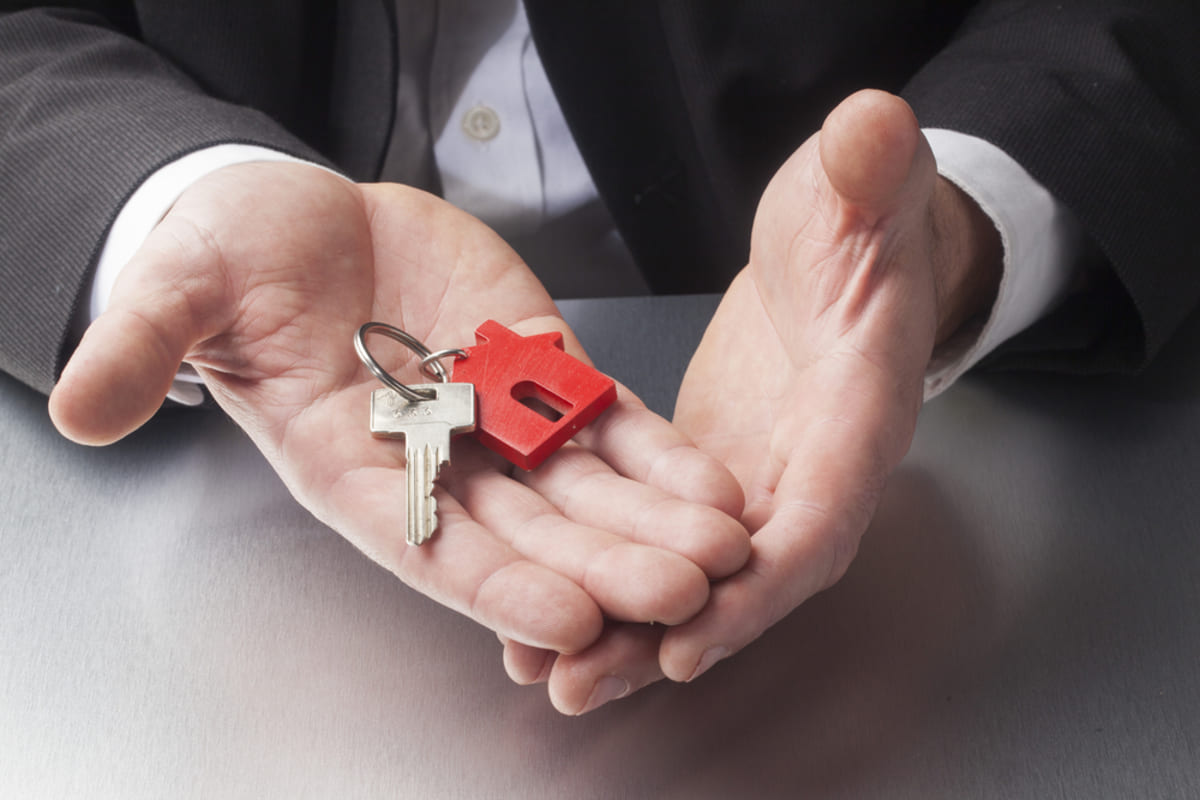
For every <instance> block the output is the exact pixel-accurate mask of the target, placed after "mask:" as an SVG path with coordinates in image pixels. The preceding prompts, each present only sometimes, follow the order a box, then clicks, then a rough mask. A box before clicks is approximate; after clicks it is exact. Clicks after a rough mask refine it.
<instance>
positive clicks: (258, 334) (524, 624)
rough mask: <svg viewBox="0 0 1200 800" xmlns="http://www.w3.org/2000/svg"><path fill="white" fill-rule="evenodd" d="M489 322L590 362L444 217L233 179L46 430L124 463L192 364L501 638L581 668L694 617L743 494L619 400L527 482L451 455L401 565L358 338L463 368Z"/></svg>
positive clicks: (107, 321)
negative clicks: (377, 331)
mask: <svg viewBox="0 0 1200 800" xmlns="http://www.w3.org/2000/svg"><path fill="white" fill-rule="evenodd" d="M489 317H492V318H495V319H497V320H499V321H500V322H501V323H503V324H506V325H508V326H509V327H511V328H513V329H515V330H516V331H518V332H519V333H523V334H530V333H537V332H544V331H551V330H557V331H562V332H563V333H564V335H565V336H566V340H567V348H568V351H570V352H572V353H573V354H575V355H577V356H579V357H581V358H586V356H584V354H583V352H582V350H581V348H580V347H579V344H578V342H577V341H576V340H575V338H574V337H573V336H572V335H571V333H570V331H569V330H568V329H567V326H566V325H565V323H563V321H562V319H561V318H560V317H559V316H558V314H557V311H556V310H555V307H554V304H553V303H552V301H551V300H550V298H549V297H548V296H547V295H546V293H545V292H544V291H543V290H542V288H541V285H540V284H539V283H538V281H537V280H536V279H535V278H534V277H533V275H532V274H531V273H530V272H529V270H528V269H527V268H526V267H525V265H524V264H523V263H522V262H521V261H520V259H519V258H518V257H517V255H516V254H515V253H513V252H512V251H511V250H510V249H509V248H508V246H507V245H505V244H504V243H503V241H502V240H501V239H500V238H499V237H498V236H496V235H495V234H494V233H492V232H491V231H490V230H489V229H487V228H486V226H484V225H483V224H482V223H480V222H479V221H477V220H475V219H474V218H472V217H470V216H469V215H467V214H465V213H463V212H461V211H458V210H457V209H455V208H453V207H451V206H450V205H448V204H447V203H445V202H443V201H441V200H439V199H437V198H435V197H433V196H431V195H428V194H425V193H423V192H419V191H417V190H414V189H411V188H407V187H403V186H397V185H355V184H353V183H350V182H348V181H346V180H343V179H341V178H339V177H337V176H335V175H332V174H330V173H327V172H325V171H323V170H319V169H316V168H313V167H309V166H304V165H294V164H267V163H261V164H245V165H239V166H233V167H228V168H226V169H222V170H220V171H218V172H215V173H213V174H211V175H210V176H208V177H207V178H204V179H203V180H201V181H199V182H197V183H196V184H194V185H193V186H192V187H191V188H189V189H188V190H187V191H186V192H185V193H184V195H182V196H181V197H180V198H179V200H178V201H177V202H176V203H175V205H174V207H173V208H172V209H171V211H170V212H169V213H168V215H167V216H166V217H165V218H164V219H163V221H162V222H161V223H160V224H159V225H158V226H157V227H156V228H155V229H154V231H153V232H152V234H151V235H150V237H149V238H148V240H147V241H146V242H145V244H144V246H143V247H142V248H141V249H140V250H139V252H138V253H137V255H136V256H135V257H134V259H133V260H132V261H131V262H130V264H129V265H128V266H127V267H126V268H125V269H124V270H123V271H122V273H121V276H120V278H119V281H118V283H117V285H116V287H115V289H114V294H113V297H112V300H111V304H110V307H109V308H108V310H107V311H106V312H105V313H104V314H103V315H101V316H100V317H99V318H98V319H97V320H96V321H95V322H94V323H93V324H92V325H91V326H90V327H89V329H88V330H87V333H86V335H85V336H84V338H83V340H82V342H81V343H80V345H79V347H78V348H77V350H76V351H75V353H74V354H73V356H72V357H71V359H70V361H69V363H68V364H67V365H66V367H65V369H64V371H63V374H62V376H61V379H60V381H59V383H58V385H57V386H56V388H55V389H54V392H53V394H52V395H51V398H50V414H51V417H52V418H53V420H54V422H55V424H56V425H57V426H58V428H59V430H61V431H62V433H63V434H65V435H66V436H68V437H69V438H71V439H73V440H75V441H78V442H82V443H86V444H96V445H98V444H105V443H108V442H111V441H114V440H116V439H118V438H120V437H122V436H124V435H126V434H128V433H129V432H131V431H133V430H134V429H136V428H137V427H138V426H139V425H141V424H142V423H144V422H145V421H146V420H148V419H149V418H150V417H151V416H152V415H153V414H154V413H155V411H156V410H157V409H158V407H159V406H160V405H161V403H162V401H163V398H164V396H165V393H166V391H167V389H168V388H169V386H170V383H171V381H172V377H173V376H174V374H175V372H176V370H177V369H178V367H179V364H180V362H181V361H182V360H185V359H186V360H187V361H188V362H190V363H191V364H193V365H194V366H195V367H196V369H197V370H198V371H199V372H200V373H201V374H202V375H203V377H204V380H205V383H206V385H207V386H208V388H209V389H210V391H211V392H212V394H213V397H214V398H215V399H216V401H217V402H218V403H219V404H220V405H221V407H222V408H223V409H224V410H225V411H226V412H228V414H229V416H230V417H231V418H233V419H234V420H235V421H236V422H237V423H238V424H239V425H240V426H241V427H242V428H244V429H245V430H246V432H247V433H248V434H249V436H250V437H251V439H253V441H254V443H255V444H256V445H257V446H258V448H259V449H260V450H261V451H262V452H263V453H264V455H265V456H266V457H267V459H269V461H270V462H271V464H272V465H273V466H274V468H275V469H276V470H277V471H278V472H279V474H280V475H281V476H282V477H283V480H284V481H285V482H286V484H287V486H288V488H289V489H290V490H291V492H292V494H293V495H294V496H295V497H296V498H297V500H299V501H300V502H301V503H302V504H303V505H304V506H306V507H307V508H308V509H309V510H311V511H312V513H313V514H315V515H316V516H317V517H318V518H319V519H321V520H322V521H324V522H325V523H327V524H328V525H329V526H331V527H332V528H334V529H335V530H337V531H338V532H339V533H341V534H342V535H344V536H345V537H346V538H347V539H349V540H350V541H351V542H353V543H354V544H355V545H356V546H357V547H358V548H359V549H360V550H362V551H363V552H364V553H365V554H367V555H368V556H369V557H371V558H372V559H374V560H375V561H377V562H378V563H380V564H382V565H383V566H384V567H386V568H387V569H389V570H391V571H392V572H394V573H395V574H396V575H397V576H399V577H400V578H401V580H403V581H404V582H405V583H407V584H408V585H410V586H412V587H413V588H415V589H417V590H418V591H420V592H423V593H424V594H426V595H428V596H430V597H432V598H434V599H436V600H437V601H439V602H441V603H443V604H444V605H446V606H449V607H450V608H453V609H455V610H457V611H460V612H461V613H463V614H466V615H468V616H470V617H471V618H473V619H475V620H477V621H478V622H480V623H481V624H483V625H486V626H487V627H489V628H491V629H493V630H494V631H496V632H497V633H498V634H500V635H503V636H505V637H506V638H511V639H514V640H518V641H522V642H526V643H528V644H529V645H530V646H534V647H538V648H544V649H547V650H550V651H554V652H561V653H573V652H578V651H581V650H584V649H585V648H587V647H588V646H589V645H591V644H592V643H593V642H594V641H595V640H596V639H597V637H598V636H600V635H601V633H602V632H603V626H604V621H605V620H606V619H608V620H625V621H629V622H634V621H638V622H643V623H645V622H650V621H659V622H666V623H672V624H673V623H680V622H683V621H685V620H687V619H689V618H691V617H693V616H694V615H695V614H696V613H697V612H699V611H700V609H701V608H702V607H703V606H704V604H705V602H706V601H707V599H708V593H709V586H710V581H711V580H714V579H717V578H720V577H723V576H728V575H731V574H733V573H734V572H736V571H737V570H738V569H739V568H741V566H742V565H743V564H744V563H745V561H746V558H747V557H748V555H749V549H750V545H749V537H748V534H747V532H746V530H745V529H744V527H743V526H742V525H740V524H739V523H738V522H737V519H736V518H737V516H738V514H739V512H740V510H741V506H742V493H741V489H740V487H739V486H738V484H737V482H736V481H735V480H734V478H733V477H732V475H731V474H730V473H729V472H728V471H727V470H726V469H725V468H724V467H723V466H721V465H720V463H719V462H718V461H717V460H716V459H715V458H713V457H712V456H708V455H705V454H703V453H701V452H700V451H699V450H698V449H696V448H695V447H694V445H692V443H691V442H690V441H689V440H688V438H687V437H686V436H685V435H684V434H682V433H681V432H680V431H679V430H678V429H676V428H674V427H673V426H672V425H671V424H670V423H668V422H667V421H666V420H664V419H662V418H661V417H658V416H657V415H655V414H653V413H652V412H650V411H648V410H647V409H646V408H645V407H644V406H643V405H642V404H641V403H640V402H639V401H638V400H637V398H635V397H633V396H632V395H631V394H630V393H629V392H628V391H627V390H625V389H623V388H622V389H621V390H620V395H619V399H618V401H617V403H616V404H614V406H612V407H610V408H609V409H608V410H607V411H606V412H605V413H604V415H602V417H601V419H600V420H599V421H598V423H597V424H595V425H593V426H591V427H590V429H589V430H588V431H587V434H586V435H585V436H581V437H578V438H577V440H576V441H575V442H574V443H572V444H571V445H569V446H568V447H566V448H564V449H563V450H562V451H560V453H559V454H557V455H555V456H553V457H552V458H551V459H549V460H548V461H547V462H546V463H545V464H544V465H542V467H541V468H539V470H538V471H537V480H536V481H531V480H529V476H528V475H526V474H524V473H521V472H520V471H518V470H514V469H513V468H511V467H509V466H508V465H507V463H506V462H504V461H503V460H502V459H499V458H498V457H496V456H493V455H492V454H490V453H489V452H487V451H486V450H484V449H483V448H482V447H481V446H480V445H478V444H477V443H475V442H474V441H473V440H471V439H469V438H465V439H460V440H456V442H455V444H454V445H453V460H452V464H451V465H450V467H449V468H446V469H444V470H443V475H444V481H443V482H442V486H441V487H439V488H438V489H437V490H436V492H435V495H436V497H437V499H438V504H439V517H440V520H439V522H440V524H439V529H438V532H437V534H436V535H435V537H434V538H433V540H432V541H430V542H429V543H427V544H425V545H423V546H421V547H411V546H408V545H407V544H405V542H404V535H403V526H398V525H397V524H396V519H397V516H398V515H399V514H401V513H402V512H403V503H404V500H403V497H404V495H403V487H404V458H403V453H404V448H403V445H402V444H401V443H399V442H395V441H386V440H378V439H375V438H373V437H372V436H371V435H370V433H369V431H368V428H367V424H366V416H365V415H366V410H367V407H368V404H369V398H370V395H371V392H372V390H374V389H376V388H378V387H379V385H380V384H379V383H378V381H377V380H376V379H375V378H374V377H372V376H371V375H370V374H369V373H368V371H367V370H366V368H365V367H363V366H362V364H361V363H360V362H359V360H358V358H357V356H356V355H355V352H354V349H353V346H352V341H353V334H354V332H355V330H356V329H357V327H358V326H359V325H361V324H362V323H364V322H366V321H368V320H382V321H387V322H390V323H392V324H394V325H397V326H399V327H401V328H403V329H405V330H407V331H408V332H409V333H411V334H413V335H414V336H416V337H417V338H418V339H420V340H422V341H424V342H426V343H428V344H429V345H430V346H431V347H432V348H433V349H438V348H442V347H455V346H462V345H467V344H472V343H474V329H475V328H476V326H478V324H479V323H481V322H482V321H483V320H485V319H487V318H489ZM389 345H392V346H391V347H389ZM371 346H372V352H374V353H375V354H376V357H377V358H378V359H380V360H381V362H382V363H384V365H385V366H386V367H387V368H389V369H390V370H391V371H392V372H393V374H395V375H397V376H398V377H399V378H400V379H401V380H404V381H406V382H408V383H423V382H427V379H423V378H421V376H420V373H419V371H418V369H417V366H416V364H415V363H414V358H413V356H412V354H411V353H410V352H408V351H407V350H405V349H404V348H403V347H401V346H400V345H398V344H393V343H392V342H390V340H387V339H382V338H377V337H373V338H372V341H371ZM98 397H100V398H104V399H105V402H104V403H102V404H97V403H96V402H94V400H95V398H98ZM652 587H654V588H656V589H657V591H655V590H653V589H652Z"/></svg>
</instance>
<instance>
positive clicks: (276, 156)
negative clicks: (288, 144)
mask: <svg viewBox="0 0 1200 800" xmlns="http://www.w3.org/2000/svg"><path fill="white" fill-rule="evenodd" d="M251 161H289V162H292V163H296V164H311V165H312V166H321V165H319V164H312V162H310V161H305V160H303V159H299V158H295V157H293V156H290V155H287V154H286V153H281V152H279V151H277V150H271V149H269V148H266V147H259V146H257V145H247V144H219V145H214V146H212V147H206V148H204V149H203V150H197V151H195V152H192V153H189V154H187V155H185V156H182V157H181V158H178V159H176V160H175V161H172V162H171V163H169V164H167V165H165V166H163V167H161V168H159V169H158V170H157V171H155V172H154V173H153V174H152V175H150V177H148V178H146V180H145V181H143V182H142V184H141V185H140V186H139V187H138V188H137V189H136V190H134V192H133V194H132V195H130V197H129V199H128V200H127V201H125V205H124V206H123V207H122V208H121V211H120V213H118V214H117V218H116V219H115V220H114V221H113V224H112V227H111V228H110V229H109V231H108V237H107V238H106V239H105V241H104V246H103V248H102V249H101V250H100V257H99V259H98V261H97V262H96V272H95V274H94V275H93V276H92V286H91V291H90V294H89V297H88V304H87V312H86V314H85V315H83V316H82V317H81V318H80V319H79V320H77V322H78V324H79V326H80V329H81V332H82V329H83V328H86V327H87V326H88V325H90V324H91V323H92V322H93V321H94V320H95V319H96V317H98V316H100V315H101V314H102V313H104V310H105V309H106V308H108V303H109V300H110V298H111V297H112V290H113V286H114V285H115V284H116V282H117V278H118V277H119V276H120V274H121V270H122V269H124V268H125V265H126V264H128V263H129V261H130V259H132V258H133V255H134V253H136V252H137V251H138V249H139V248H140V247H141V246H142V243H143V242H145V241H146V237H147V236H149V235H150V231H152V230H153V229H154V226H155V225H157V224H158V223H159V221H160V220H162V218H163V217H164V216H165V215H166V213H167V212H168V211H169V210H170V209H171V206H172V205H174V203H175V201H176V200H178V199H179V196H180V195H181V194H183V192H184V190H185V189H187V188H188V187H189V186H191V185H192V184H193V183H195V182H196V181H198V180H200V179H201V178H203V177H204V176H205V175H208V174H209V173H211V172H215V171H216V170H218V169H221V168H222V167H228V166H232V165H234V164H244V163H247V162H251ZM321 168H322V169H325V167H321ZM201 383H203V381H202V380H201V379H200V376H199V375H198V374H196V371H195V370H194V369H192V368H191V366H190V365H188V364H186V363H185V364H184V365H183V366H182V368H181V369H180V371H179V374H178V375H176V377H175V383H174V384H173V385H172V387H171V390H170V391H169V392H168V393H167V397H168V398H170V399H171V400H174V401H175V402H177V403H181V404H183V405H189V406H194V405H199V404H200V403H201V402H203V400H204V393H203V392H202V391H201V390H200V386H199V385H198V384H201Z"/></svg>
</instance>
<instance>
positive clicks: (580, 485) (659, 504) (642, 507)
mask: <svg viewBox="0 0 1200 800" xmlns="http://www.w3.org/2000/svg"><path fill="white" fill-rule="evenodd" d="M689 449H690V448H689ZM692 452H698V451H695V450H693V451H692ZM692 463H695V462H694V461H693V462H692ZM517 477H518V479H519V480H521V481H522V482H523V483H525V484H526V485H527V486H529V487H530V488H531V489H533V490H534V491H535V492H536V493H537V494H538V495H539V496H541V497H543V498H545V499H546V500H547V501H549V503H551V504H553V507H554V508H555V509H557V510H558V511H559V512H561V513H562V514H563V516H565V517H567V518H568V519H571V520H573V521H574V522H576V523H579V524H581V525H586V526H590V527H592V528H597V529H601V530H605V531H610V532H612V533H614V534H616V535H618V536H619V537H622V538H624V539H627V540H629V541H632V542H640V543H641V544H645V545H649V546H652V547H655V548H660V549H663V550H669V551H672V552H674V553H678V554H680V555H682V556H683V557H684V558H686V559H688V560H689V561H690V562H692V563H693V564H695V565H696V566H698V567H699V568H700V569H701V570H703V572H704V574H705V575H706V576H707V577H709V578H720V577H724V576H726V575H730V574H732V573H734V572H736V571H737V570H738V569H740V568H741V566H742V565H743V564H744V563H745V562H746V558H747V557H748V556H749V553H750V537H749V534H747V533H746V530H745V528H743V527H742V525H741V523H739V522H738V521H737V519H736V518H734V517H731V516H729V515H728V514H726V513H724V512H722V511H720V510H718V509H716V508H713V507H712V506H709V505H703V504H700V503H696V502H689V501H686V500H682V499H680V498H679V497H678V496H675V495H673V494H670V493H668V492H666V491H664V490H662V489H660V488H658V487H656V486H653V485H649V484H645V483H640V482H638V481H637V480H631V479H629V478H625V477H622V476H621V475H619V474H617V473H616V472H614V471H613V468H612V467H611V466H609V465H608V464H607V463H606V462H605V461H603V460H602V459H601V458H600V457H599V456H598V455H597V454H595V453H593V452H591V451H589V450H587V449H585V448H584V447H581V446H578V445H568V446H567V447H564V448H563V449H562V450H560V451H559V452H557V453H555V454H554V455H553V456H551V458H550V459H549V460H547V461H546V463H545V464H543V465H542V466H541V467H540V468H539V469H536V470H534V471H532V472H528V473H521V474H518V476H517ZM739 494H740V490H739ZM641 621H646V620H641ZM658 621H660V622H669V620H664V619H660V620H658Z"/></svg>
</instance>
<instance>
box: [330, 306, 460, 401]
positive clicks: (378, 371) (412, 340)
mask: <svg viewBox="0 0 1200 800" xmlns="http://www.w3.org/2000/svg"><path fill="white" fill-rule="evenodd" d="M368 333H382V334H383V335H384V336H387V337H388V338H390V339H395V340H396V341H397V342H399V343H400V344H402V345H404V346H405V347H407V348H408V349H409V350H412V351H413V352H414V353H416V354H417V355H419V356H420V357H421V358H422V361H421V367H422V369H424V367H425V361H424V359H426V358H428V357H429V356H431V355H434V354H433V353H431V352H430V351H429V348H428V347H426V346H425V345H424V344H422V343H421V341H420V340H419V339H417V338H416V337H415V336H413V335H412V334H410V333H407V332H406V331H402V330H400V329H399V328H397V327H396V326H394V325H388V324H387V323H386V322H367V323H364V324H363V325H362V326H361V327H360V328H359V329H358V331H357V332H356V333H355V334H354V352H356V353H358V358H359V360H360V361H362V362H363V363H364V364H366V365H367V369H369V370H371V374H372V375H374V376H375V377H376V378H378V379H379V380H380V382H381V383H383V385H384V386H386V387H388V388H389V389H391V390H392V391H394V392H395V393H396V394H398V395H400V396H401V397H403V398H404V399H405V400H408V401H409V402H410V403H416V402H419V401H421V400H431V399H433V398H434V397H436V396H437V395H436V393H434V392H432V391H430V390H429V389H422V390H419V391H418V390H417V389H412V388H409V387H408V386H405V385H404V384H403V383H401V382H400V381H398V380H396V379H395V378H393V377H392V375H391V373H389V372H388V371H387V370H386V369H384V368H383V367H381V366H379V362H378V361H376V360H375V357H374V356H372V355H371V351H369V350H368V349H367V342H366V336H367V334H368ZM433 364H434V372H435V373H436V374H437V377H438V378H439V379H440V380H441V382H442V383H446V382H447V381H449V380H450V376H449V375H447V374H446V368H445V367H443V366H442V365H441V364H440V363H438V362H436V361H434V362H433Z"/></svg>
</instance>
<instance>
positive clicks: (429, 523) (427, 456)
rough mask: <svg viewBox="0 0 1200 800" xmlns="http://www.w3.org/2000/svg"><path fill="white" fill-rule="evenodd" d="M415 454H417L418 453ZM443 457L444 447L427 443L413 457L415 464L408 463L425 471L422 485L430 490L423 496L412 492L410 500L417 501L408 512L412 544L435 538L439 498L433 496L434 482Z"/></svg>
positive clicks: (410, 542)
mask: <svg viewBox="0 0 1200 800" xmlns="http://www.w3.org/2000/svg"><path fill="white" fill-rule="evenodd" d="M413 455H417V453H414V454H413ZM441 458H442V448H440V447H435V446H433V445H431V444H426V445H425V446H424V447H423V448H421V450H420V451H419V457H418V458H416V459H413V460H414V461H416V462H417V463H416V464H413V463H411V462H410V463H409V464H408V467H407V468H408V469H410V470H412V469H416V470H417V471H420V472H423V473H424V474H423V475H422V476H421V481H420V485H421V486H422V487H423V488H425V489H428V490H429V491H428V492H424V491H422V492H420V495H422V496H414V495H413V494H410V497H409V500H410V501H416V502H415V505H416V508H410V509H409V510H408V513H407V514H406V517H407V525H406V526H405V527H406V536H405V539H406V540H407V541H408V543H409V544H410V545H417V546H420V545H422V544H425V542H427V541H429V540H430V539H431V538H433V534H434V533H435V532H436V531H437V524H438V514H437V498H436V497H434V496H433V483H434V481H436V480H437V476H438V472H439V468H440V467H441V465H442V463H443V462H442V461H441ZM410 485H411V484H410ZM418 520H423V521H424V523H425V524H424V527H422V525H421V524H420V523H419V522H418Z"/></svg>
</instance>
